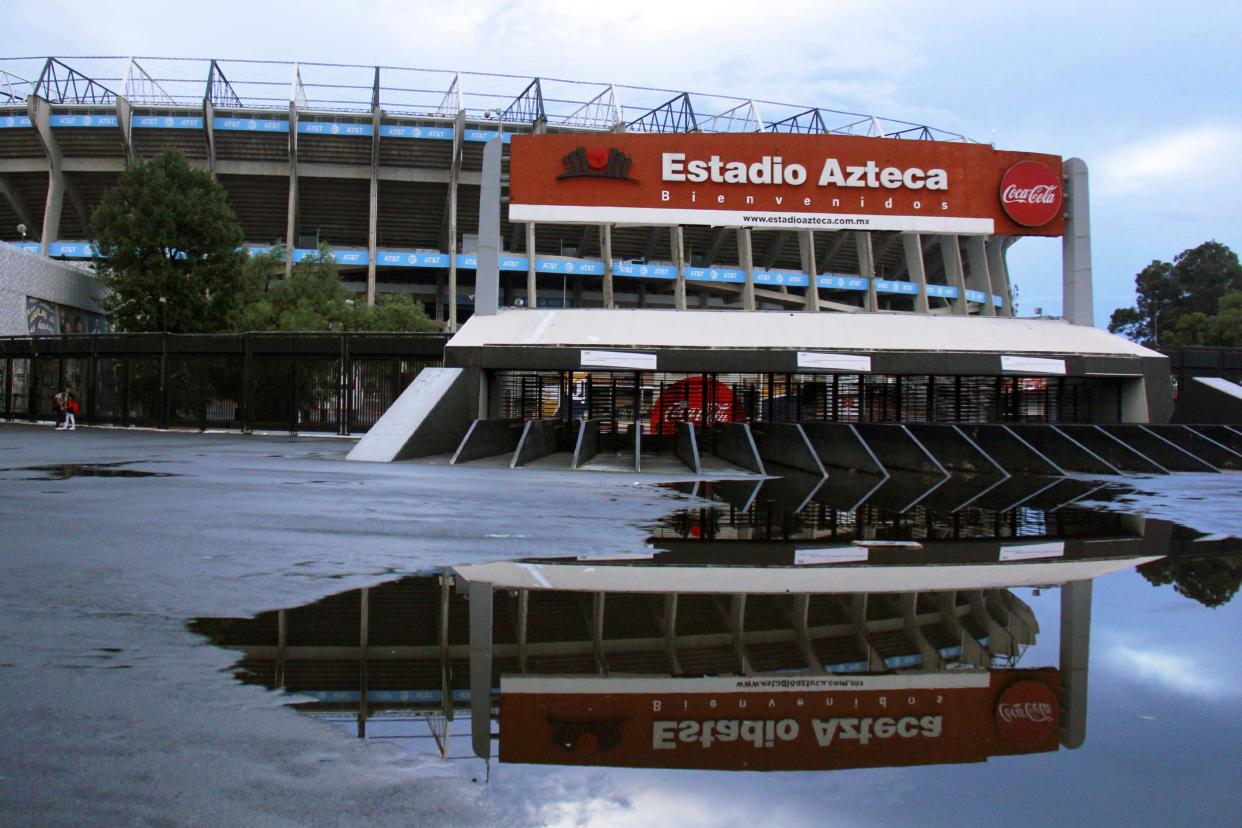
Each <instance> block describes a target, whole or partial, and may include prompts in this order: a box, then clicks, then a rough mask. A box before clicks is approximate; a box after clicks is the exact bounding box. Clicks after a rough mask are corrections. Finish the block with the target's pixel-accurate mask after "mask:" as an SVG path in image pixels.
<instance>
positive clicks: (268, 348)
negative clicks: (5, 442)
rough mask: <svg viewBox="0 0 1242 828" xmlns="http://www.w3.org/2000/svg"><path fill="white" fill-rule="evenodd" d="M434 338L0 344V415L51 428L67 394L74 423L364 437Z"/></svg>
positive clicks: (82, 339) (206, 337)
mask: <svg viewBox="0 0 1242 828" xmlns="http://www.w3.org/2000/svg"><path fill="white" fill-rule="evenodd" d="M447 340H448V337H447V336H445V335H443V334H370V333H333V334H317V333H245V334H193V335H177V334H83V335H68V336H40V337H0V416H2V417H3V418H4V419H8V420H31V421H37V420H50V419H52V418H53V417H54V416H55V413H54V411H53V407H52V398H53V396H54V395H55V394H56V392H57V391H58V390H59V389H62V388H68V389H70V390H71V391H72V392H73V393H74V395H75V397H76V399H77V401H78V404H79V406H80V407H81V411H80V413H79V415H78V421H79V422H80V423H90V424H101V425H103V424H106V425H117V426H152V427H156V428H197V429H200V430H206V429H208V428H222V429H238V430H241V431H289V432H301V431H318V432H326V433H334V434H343V435H344V434H358V433H361V432H365V431H366V430H367V429H368V428H370V427H371V425H372V424H373V423H374V422H375V421H376V420H377V419H379V417H380V415H381V414H383V413H384V411H385V410H386V409H387V408H388V406H390V405H391V404H392V402H393V401H394V400H395V399H396V398H397V396H398V395H399V394H400V393H401V391H402V389H404V388H405V387H406V386H407V385H408V384H409V383H410V382H411V381H412V380H413V379H414V377H415V376H417V375H418V372H419V371H421V370H422V369H423V368H426V367H428V366H434V365H440V364H442V362H443V358H444V344H445V342H447Z"/></svg>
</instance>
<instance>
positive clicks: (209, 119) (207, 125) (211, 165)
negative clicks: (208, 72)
mask: <svg viewBox="0 0 1242 828" xmlns="http://www.w3.org/2000/svg"><path fill="white" fill-rule="evenodd" d="M215 120H216V107H215V105H214V104H212V102H211V100H210V99H208V98H203V132H204V133H205V137H206V139H207V170H208V172H210V173H211V177H212V178H215V177H216V125H215Z"/></svg>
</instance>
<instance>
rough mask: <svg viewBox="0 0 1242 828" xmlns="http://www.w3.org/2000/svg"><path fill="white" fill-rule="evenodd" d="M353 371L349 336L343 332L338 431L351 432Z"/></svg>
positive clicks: (338, 385) (338, 397) (338, 396)
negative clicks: (350, 362) (350, 360)
mask: <svg viewBox="0 0 1242 828" xmlns="http://www.w3.org/2000/svg"><path fill="white" fill-rule="evenodd" d="M352 376H353V372H352V371H351V370H350V365H349V337H348V336H346V335H345V334H341V356H340V364H339V365H338V366H337V372H336V377H337V382H336V433H337V434H339V435H341V436H342V437H344V436H345V435H347V434H349V425H350V423H349V420H350V412H351V411H352V410H353V393H352V388H353V383H352V382H350V379H351V378H352Z"/></svg>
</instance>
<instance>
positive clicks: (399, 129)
mask: <svg viewBox="0 0 1242 828" xmlns="http://www.w3.org/2000/svg"><path fill="white" fill-rule="evenodd" d="M380 137H381V138H430V139H431V140H434V141H452V140H453V128H452V127H432V126H399V125H397V124H380Z"/></svg>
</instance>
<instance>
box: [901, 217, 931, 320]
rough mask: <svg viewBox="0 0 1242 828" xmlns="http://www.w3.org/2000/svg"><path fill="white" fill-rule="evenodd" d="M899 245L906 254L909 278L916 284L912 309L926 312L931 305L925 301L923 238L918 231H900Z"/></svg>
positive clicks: (925, 280)
mask: <svg viewBox="0 0 1242 828" xmlns="http://www.w3.org/2000/svg"><path fill="white" fill-rule="evenodd" d="M901 245H902V248H903V249H904V250H905V254H906V270H907V271H908V272H909V274H910V279H911V281H913V282H914V283H915V284H916V285H918V288H919V292H918V295H917V296H915V297H914V309H915V310H916V311H917V312H919V313H927V312H929V311H930V310H931V305H930V304H929V303H928V301H927V269H926V268H925V267H924V266H923V239H922V238H921V237H920V236H919V234H918V233H902V234H901Z"/></svg>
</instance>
